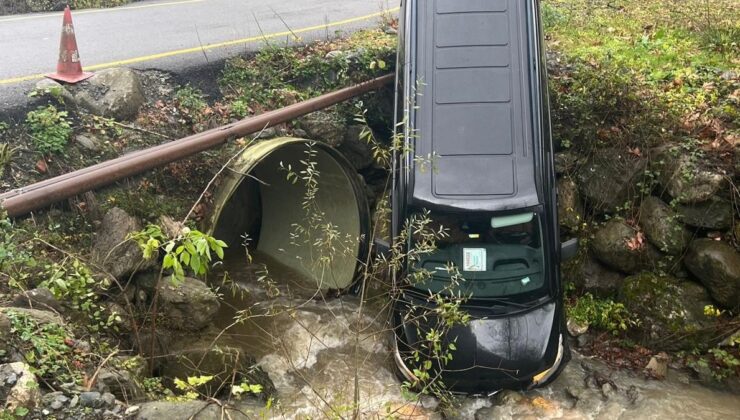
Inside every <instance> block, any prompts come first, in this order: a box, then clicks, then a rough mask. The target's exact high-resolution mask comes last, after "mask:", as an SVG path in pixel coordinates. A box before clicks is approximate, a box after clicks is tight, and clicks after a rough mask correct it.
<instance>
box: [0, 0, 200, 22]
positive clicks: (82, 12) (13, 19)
mask: <svg viewBox="0 0 740 420" xmlns="http://www.w3.org/2000/svg"><path fill="white" fill-rule="evenodd" d="M203 1H205V0H182V1H169V2H166V3H155V4H142V5H139V6H127V7H111V8H107V9H84V10H75V11H73V16H79V15H89V14H91V13H106V12H117V11H120V10H134V9H148V8H150V7H161V6H176V5H180V4H190V3H200V2H203ZM55 16H62V13H61V12H60V13H43V14H37V15H31V16H18V17H11V18H6V19H0V23H3V22H17V21H19V20H31V19H42V18H47V17H55Z"/></svg>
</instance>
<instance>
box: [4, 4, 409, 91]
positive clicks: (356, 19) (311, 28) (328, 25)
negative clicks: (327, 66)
mask: <svg viewBox="0 0 740 420" xmlns="http://www.w3.org/2000/svg"><path fill="white" fill-rule="evenodd" d="M398 9H399V8H398V7H395V8H392V9H388V10H386V11H383V12H377V13H372V14H369V15H364V16H358V17H354V18H349V19H344V20H339V21H336V22H329V23H325V24H322V25H315V26H309V27H307V28H300V29H294V30H293V31H283V32H275V33H272V34H265V35H260V36H253V37H249V38H242V39H236V40H233V41H224V42H218V43H216V44H209V45H204V46H198V47H193V48H184V49H180V50H173V51H166V52H161V53H158V54H150V55H144V56H141V57H134V58H128V59H125V60H118V61H111V62H108V63H101V64H94V65H92V66H87V67H85V69H86V70H100V69H104V68H108V67H117V66H124V65H127V64H134V63H141V62H144V61H152V60H158V59H160V58H166V57H172V56H175V55H182V54H192V53H197V52H201V51H208V50H213V49H216V48H224V47H229V46H232V45H238V44H244V43H248V42H255V41H262V40H268V39H273V38H281V37H284V36H292V35H293V34H300V33H305V32H311V31H317V30H321V29H328V28H331V27H335V26H342V25H347V24H350V23H355V22H361V21H364V20H369V19H373V18H376V17H380V16H383V15H385V14H386V13H392V12H396V11H398ZM42 77H44V75H43V74H33V75H29V76H21V77H15V78H12V79H4V80H0V85H8V84H12V83H19V82H24V81H28V80H35V79H40V78H42Z"/></svg>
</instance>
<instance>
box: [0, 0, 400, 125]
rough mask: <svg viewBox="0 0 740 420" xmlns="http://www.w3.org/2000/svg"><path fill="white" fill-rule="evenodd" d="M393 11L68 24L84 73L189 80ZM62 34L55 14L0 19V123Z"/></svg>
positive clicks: (106, 16) (263, 10)
mask: <svg viewBox="0 0 740 420" xmlns="http://www.w3.org/2000/svg"><path fill="white" fill-rule="evenodd" d="M396 3H398V1H397V0H279V1H276V0H174V1H173V0H154V1H143V2H137V3H132V4H130V5H128V6H124V7H119V8H113V9H88V10H78V11H73V12H72V18H73V21H74V26H75V32H76V36H77V45H78V48H79V51H80V58H81V62H82V65H83V67H84V68H85V70H93V71H94V70H99V69H102V68H107V67H116V66H130V67H134V68H139V69H152V68H154V69H160V70H166V71H172V72H175V73H186V72H190V73H191V74H192V72H193V71H194V69H195V71H197V69H198V68H199V67H201V66H207V65H208V64H209V63H214V62H218V61H220V60H223V59H224V58H227V57H230V56H234V55H237V54H240V53H244V52H248V51H253V50H256V49H259V47H260V46H261V45H264V42H266V41H269V42H271V43H277V44H280V43H283V44H284V43H286V42H292V41H296V38H295V37H296V36H297V37H298V41H299V42H300V41H311V40H314V39H319V38H324V37H332V36H334V35H335V34H336V31H342V32H351V31H353V30H357V29H359V28H362V27H368V26H372V25H374V24H376V23H377V22H378V21H379V19H380V14H381V13H382V12H383V11H387V10H389V9H393V8H394V7H396V6H397V4H396ZM61 26H62V14H61V12H57V13H46V14H30V15H12V16H2V17H0V51H2V55H3V59H2V61H0V119H3V118H2V117H3V113H8V115H9V113H10V112H11V110H12V109H14V108H15V109H17V108H22V107H23V106H24V104H25V103H26V102H27V99H26V94H27V93H28V91H29V90H30V89H32V88H33V86H34V85H35V83H36V82H37V81H38V80H40V79H41V78H42V77H43V75H44V74H45V73H48V72H51V71H53V70H54V69H55V67H56V59H57V56H58V54H59V37H60V34H61ZM294 35H295V36H294ZM6 116H7V115H6Z"/></svg>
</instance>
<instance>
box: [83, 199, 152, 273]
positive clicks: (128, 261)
mask: <svg viewBox="0 0 740 420" xmlns="http://www.w3.org/2000/svg"><path fill="white" fill-rule="evenodd" d="M140 230H141V224H140V223H139V221H138V220H136V219H135V218H133V217H132V216H129V214H128V213H126V212H125V211H123V210H121V209H119V208H117V207H116V208H112V209H110V210H108V212H107V213H106V214H105V216H104V217H103V222H102V224H101V226H100V229H99V230H98V232H97V234H96V235H95V241H94V243H93V249H92V261H93V263H95V264H96V265H98V266H100V267H102V268H103V269H105V271H107V272H108V273H110V274H111V275H113V276H114V277H115V278H117V279H119V280H124V281H127V280H128V277H129V276H130V275H131V274H132V273H133V272H134V271H143V270H146V269H148V268H152V267H154V264H155V261H154V259H151V260H145V259H144V254H143V253H142V251H141V248H139V245H138V244H137V243H136V242H135V241H133V240H130V239H128V235H129V234H130V233H132V232H138V231H140Z"/></svg>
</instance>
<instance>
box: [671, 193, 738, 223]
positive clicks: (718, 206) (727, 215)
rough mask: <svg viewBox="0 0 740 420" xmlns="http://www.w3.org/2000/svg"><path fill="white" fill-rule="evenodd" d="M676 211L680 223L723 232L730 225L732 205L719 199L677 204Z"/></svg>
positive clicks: (713, 198)
mask: <svg viewBox="0 0 740 420" xmlns="http://www.w3.org/2000/svg"><path fill="white" fill-rule="evenodd" d="M676 210H677V212H678V215H679V217H680V219H681V221H682V222H684V223H686V224H687V225H691V226H695V227H698V228H704V229H716V230H725V229H729V228H730V226H731V225H732V203H730V202H729V201H727V200H723V199H721V198H719V197H714V196H713V197H712V198H710V199H709V200H707V201H702V202H700V203H690V204H679V205H678V206H677V209H676Z"/></svg>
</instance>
